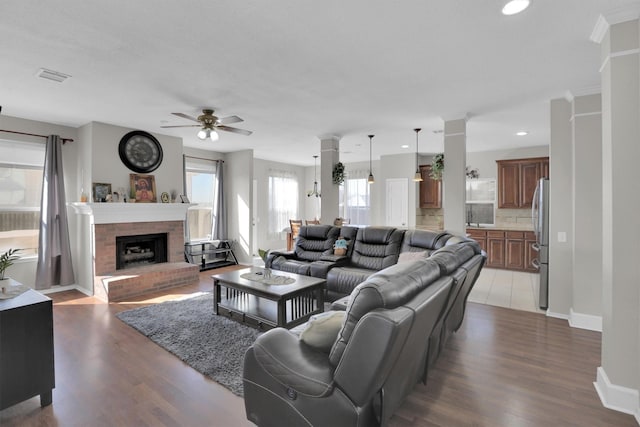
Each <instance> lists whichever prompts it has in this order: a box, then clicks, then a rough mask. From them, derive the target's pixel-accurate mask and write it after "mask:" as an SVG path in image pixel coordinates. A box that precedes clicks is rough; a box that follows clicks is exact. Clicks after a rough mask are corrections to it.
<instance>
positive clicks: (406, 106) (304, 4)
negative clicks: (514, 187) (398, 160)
mask: <svg viewBox="0 0 640 427" xmlns="http://www.w3.org/2000/svg"><path fill="white" fill-rule="evenodd" d="M639 3H640V2H638V1H631V0H555V1H551V0H532V5H531V7H530V8H529V9H527V10H526V11H525V12H524V13H522V14H519V15H515V16H511V17H506V16H503V15H502V14H501V13H500V9H501V7H502V4H503V2H502V1H501V0H457V1H451V0H440V1H425V0H404V1H384V0H373V1H371V0H351V1H337V0H325V1H312V0H297V1H282V0H271V1H264V0H251V1H242V2H239V1H233V0H222V1H221V0H193V1H189V2H178V1H173V2H158V1H152V0H135V1H131V0H108V1H104V0H101V1H95V0H87V1H70V0H58V1H47V2H43V1H37V0H2V1H1V2H0V52H1V58H2V60H1V61H0V104H1V105H2V107H3V110H2V114H3V115H7V116H14V117H21V118H26V119H32V120H40V121H45V122H51V123H56V124H61V125H67V126H74V127H78V126H82V125H84V124H87V123H89V122H92V121H98V122H104V123H110V124H114V125H119V126H124V127H130V128H134V129H143V130H146V131H149V132H154V133H160V134H166V135H173V136H179V137H182V138H183V141H184V144H185V145H186V146H189V147H197V148H204V149H209V150H214V151H220V152H230V151H237V150H241V149H248V148H252V149H253V150H254V153H255V157H258V158H262V159H268V160H277V161H284V162H288V163H294V164H300V165H313V157H312V156H313V155H314V154H318V153H319V151H320V143H319V139H318V136H319V135H327V134H333V135H339V136H341V137H342V139H341V142H340V147H341V151H342V153H341V155H340V159H341V160H342V161H344V162H352V161H364V160H368V159H369V151H368V148H369V144H368V138H367V134H370V133H371V134H375V135H376V137H375V138H374V139H373V158H374V159H377V158H379V156H380V155H382V154H391V153H401V152H406V151H407V150H409V151H413V150H415V133H414V132H413V130H412V129H413V128H415V127H422V128H423V129H424V130H423V132H422V133H421V134H420V152H421V153H434V152H439V151H441V150H442V134H436V133H433V131H434V130H438V129H442V127H443V118H444V119H455V118H461V117H462V116H463V115H465V114H466V115H467V117H468V118H469V121H468V124H467V134H468V137H467V147H468V150H469V151H485V150H493V149H503V148H511V147H517V146H535V145H545V144H548V142H549V118H548V116H549V100H550V99H553V98H559V97H562V96H564V95H565V94H566V93H567V91H572V92H573V93H586V92H588V91H597V90H598V87H599V82H600V76H599V73H598V67H599V63H600V61H599V49H600V48H599V46H598V45H596V44H595V43H593V42H591V41H590V40H589V36H590V34H591V32H592V30H593V28H594V26H595V23H596V20H597V18H598V16H599V14H601V13H603V14H604V13H608V12H611V11H613V10H616V9H620V8H627V7H629V6H633V7H637V5H638V4H639ZM40 68H48V69H51V70H56V71H59V72H62V73H66V74H69V75H71V76H72V77H71V78H70V79H68V80H67V81H65V82H64V83H62V84H58V83H53V82H51V81H47V80H42V79H38V78H36V77H35V75H36V73H37V72H38V70H39V69H40ZM203 107H211V108H213V109H215V110H216V114H217V115H218V116H221V117H223V116H227V115H238V116H240V117H242V118H244V120H245V121H244V122H243V123H238V124H234V125H233V126H237V127H241V128H245V129H248V130H252V131H253V132H254V133H253V135H252V136H248V137H247V136H242V135H236V134H230V133H227V132H220V140H219V141H218V142H211V141H208V142H203V141H201V140H199V139H198V138H197V137H196V136H195V134H196V132H197V128H182V129H161V128H160V126H161V125H182V124H189V122H188V121H187V120H185V119H181V118H179V117H175V116H172V115H171V113H172V112H182V113H186V114H189V115H192V116H197V115H198V114H199V113H200V110H201V109H202V108H203ZM1 124H2V119H1V117H0V125H1ZM521 129H524V130H527V131H529V132H530V134H529V135H528V136H526V137H516V136H515V132H516V131H518V130H521ZM402 144H408V145H409V148H408V149H402V148H401V147H400V146H401V145H402Z"/></svg>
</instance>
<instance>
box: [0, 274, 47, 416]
mask: <svg viewBox="0 0 640 427" xmlns="http://www.w3.org/2000/svg"><path fill="white" fill-rule="evenodd" d="M8 280H11V279H8ZM13 283H14V284H16V282H13ZM54 387H55V372H54V363H53V304H52V302H51V299H50V298H48V297H46V296H44V295H42V294H41V293H39V292H36V291H34V290H33V289H29V290H28V291H26V292H24V293H23V294H21V295H18V296H17V297H14V298H10V299H4V300H0V410H1V409H5V408H7V407H9V406H12V405H15V404H16V403H19V402H22V401H23V400H26V399H30V398H32V397H34V396H37V395H40V405H41V406H47V405H50V404H51V398H52V390H53V388H54Z"/></svg>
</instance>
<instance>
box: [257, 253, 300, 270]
mask: <svg viewBox="0 0 640 427" xmlns="http://www.w3.org/2000/svg"><path fill="white" fill-rule="evenodd" d="M279 256H283V257H285V258H287V259H291V258H295V256H296V255H295V252H293V251H286V252H283V251H272V252H269V254H268V255H267V259H266V260H265V262H264V266H265V268H271V263H273V260H274V259H276V258H277V257H279Z"/></svg>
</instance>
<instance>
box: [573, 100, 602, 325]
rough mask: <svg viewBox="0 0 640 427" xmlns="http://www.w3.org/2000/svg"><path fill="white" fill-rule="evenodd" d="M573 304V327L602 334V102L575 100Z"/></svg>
mask: <svg viewBox="0 0 640 427" xmlns="http://www.w3.org/2000/svg"><path fill="white" fill-rule="evenodd" d="M572 107H573V114H572V124H573V132H572V134H573V141H572V150H573V227H574V229H573V233H572V235H573V304H572V307H571V314H570V317H569V323H570V324H571V326H574V327H579V328H584V329H591V330H595V331H602V156H600V155H599V153H601V152H602V102H601V96H600V94H599V93H598V94H591V95H583V96H576V97H574V98H573V103H572Z"/></svg>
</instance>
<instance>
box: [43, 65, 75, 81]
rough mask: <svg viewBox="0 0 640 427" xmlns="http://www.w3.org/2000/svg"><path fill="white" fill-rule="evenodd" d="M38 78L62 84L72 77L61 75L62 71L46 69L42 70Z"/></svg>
mask: <svg viewBox="0 0 640 427" xmlns="http://www.w3.org/2000/svg"><path fill="white" fill-rule="evenodd" d="M36 76H38V77H40V78H41V79H47V80H53V81H54V82H58V83H62V82H63V81H65V80H67V79H68V78H69V77H71V76H70V75H68V74H64V73H61V72H60V71H53V70H47V69H46V68H40V71H38V74H36Z"/></svg>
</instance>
